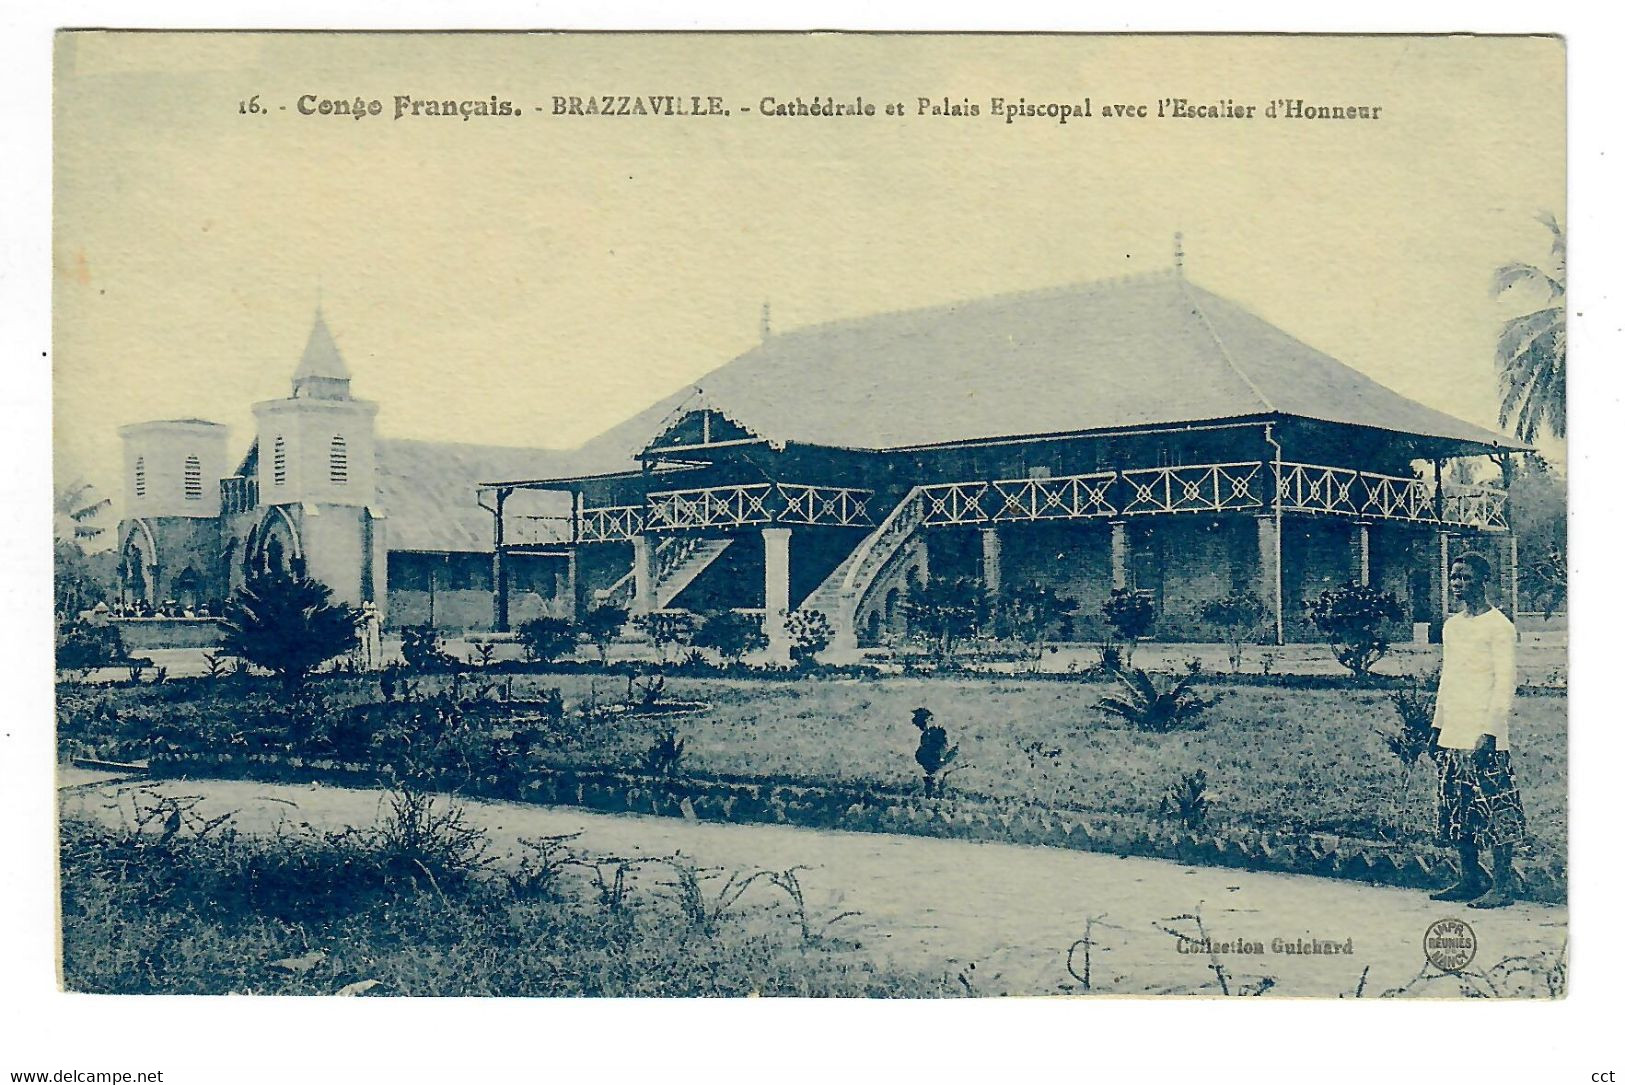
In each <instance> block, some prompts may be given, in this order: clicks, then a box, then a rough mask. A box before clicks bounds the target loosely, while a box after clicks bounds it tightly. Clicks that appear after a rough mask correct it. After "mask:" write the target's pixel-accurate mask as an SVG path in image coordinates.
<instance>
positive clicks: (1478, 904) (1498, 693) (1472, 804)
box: [1433, 554, 1527, 908]
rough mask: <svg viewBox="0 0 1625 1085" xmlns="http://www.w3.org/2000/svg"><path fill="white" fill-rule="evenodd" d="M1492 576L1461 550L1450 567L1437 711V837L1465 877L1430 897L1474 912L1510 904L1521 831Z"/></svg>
mask: <svg viewBox="0 0 1625 1085" xmlns="http://www.w3.org/2000/svg"><path fill="white" fill-rule="evenodd" d="M1489 580H1490V563H1489V561H1488V560H1487V559H1485V558H1484V556H1483V555H1481V554H1463V555H1462V556H1461V557H1459V558H1457V559H1456V560H1455V562H1454V563H1453V564H1452V565H1451V566H1450V591H1451V593H1452V594H1453V595H1454V596H1455V599H1456V601H1457V603H1458V605H1459V606H1460V608H1461V609H1460V611H1459V613H1457V614H1454V615H1452V616H1451V618H1450V620H1449V621H1447V622H1445V623H1444V668H1443V670H1442V671H1441V672H1440V674H1439V696H1438V699H1437V701H1436V702H1435V703H1434V709H1433V732H1434V735H1435V740H1434V741H1435V743H1436V748H1435V750H1434V759H1435V761H1436V762H1437V763H1438V768H1439V839H1440V842H1441V843H1443V844H1446V845H1453V846H1454V847H1455V848H1456V849H1457V850H1458V851H1459V852H1460V854H1461V880H1460V881H1459V882H1457V883H1456V884H1455V885H1453V886H1451V887H1450V888H1449V889H1446V890H1444V891H1443V892H1439V893H1434V894H1433V899H1434V900H1452V901H1471V902H1472V903H1471V904H1469V905H1468V907H1471V908H1504V907H1506V905H1508V904H1510V903H1511V902H1512V888H1513V886H1512V879H1513V872H1512V848H1513V846H1514V845H1515V844H1519V843H1521V842H1522V841H1523V839H1524V837H1525V835H1526V832H1527V830H1526V826H1525V823H1524V813H1523V802H1522V800H1521V799H1520V798H1519V797H1518V784H1517V781H1516V780H1515V779H1514V777H1513V775H1512V754H1511V751H1510V748H1509V747H1510V743H1509V742H1508V736H1507V725H1508V721H1509V719H1510V717H1511V716H1512V694H1513V692H1514V691H1515V690H1516V689H1517V677H1516V672H1515V671H1514V669H1513V644H1514V641H1515V639H1516V634H1515V631H1514V630H1513V627H1512V623H1511V622H1510V621H1508V620H1507V617H1506V615H1505V614H1502V613H1501V612H1500V611H1499V610H1497V609H1495V608H1494V607H1492V606H1490V604H1489V599H1488V587H1489ZM1485 858H1488V859H1490V860H1491V862H1490V870H1489V872H1486V871H1485V869H1484V859H1485Z"/></svg>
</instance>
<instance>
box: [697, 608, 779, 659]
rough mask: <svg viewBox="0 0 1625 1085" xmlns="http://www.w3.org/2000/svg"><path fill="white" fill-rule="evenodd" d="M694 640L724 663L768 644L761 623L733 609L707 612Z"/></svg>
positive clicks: (756, 650) (759, 649) (740, 657)
mask: <svg viewBox="0 0 1625 1085" xmlns="http://www.w3.org/2000/svg"><path fill="white" fill-rule="evenodd" d="M694 643H695V644H696V645H698V646H699V647H701V648H710V649H712V650H714V651H715V652H716V653H717V655H719V656H721V657H722V659H723V660H724V662H728V663H737V662H738V661H739V660H740V659H742V658H743V657H744V656H745V655H747V654H749V653H751V652H759V651H761V650H762V649H764V648H766V647H767V634H765V633H763V632H762V623H761V622H760V621H759V620H757V619H756V618H754V617H752V616H751V615H749V614H741V613H739V612H738V611H735V610H721V611H716V612H714V613H711V614H707V615H706V616H705V619H704V620H703V621H702V622H701V623H700V627H699V629H697V630H696V631H695V633H694Z"/></svg>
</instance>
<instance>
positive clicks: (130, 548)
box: [119, 520, 158, 604]
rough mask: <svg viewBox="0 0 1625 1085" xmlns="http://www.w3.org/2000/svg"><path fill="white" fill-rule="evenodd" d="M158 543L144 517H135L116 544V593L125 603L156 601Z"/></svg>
mask: <svg viewBox="0 0 1625 1085" xmlns="http://www.w3.org/2000/svg"><path fill="white" fill-rule="evenodd" d="M157 580H158V543H157V541H156V540H155V539H154V538H153V536H152V529H151V528H150V527H149V526H148V525H147V523H146V521H144V520H136V521H134V522H132V523H131V524H130V528H129V530H128V531H126V532H125V533H124V541H123V542H122V543H121V544H120V546H119V595H120V598H122V599H123V600H124V601H125V602H128V603H149V604H151V603H155V602H156V601H157V599H156V595H157V591H158V584H157Z"/></svg>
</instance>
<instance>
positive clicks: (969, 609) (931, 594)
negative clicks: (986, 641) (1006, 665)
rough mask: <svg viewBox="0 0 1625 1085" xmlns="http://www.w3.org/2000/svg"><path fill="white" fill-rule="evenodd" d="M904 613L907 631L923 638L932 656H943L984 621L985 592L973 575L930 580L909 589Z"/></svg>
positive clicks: (967, 638)
mask: <svg viewBox="0 0 1625 1085" xmlns="http://www.w3.org/2000/svg"><path fill="white" fill-rule="evenodd" d="M903 614H904V616H905V617H907V619H908V629H909V633H910V634H911V635H912V636H916V637H919V638H921V639H923V640H924V641H926V643H927V644H929V645H930V647H931V650H932V654H933V655H935V656H937V657H938V658H939V659H946V658H948V657H949V656H951V655H953V651H954V648H955V646H957V645H958V644H959V643H960V642H961V641H965V640H969V639H970V638H972V637H974V636H976V634H977V633H978V632H980V631H981V629H982V627H983V626H984V625H986V624H987V619H988V605H987V592H986V591H985V590H984V589H983V587H982V582H981V581H980V580H977V579H976V578H975V577H968V576H960V577H953V578H951V579H948V578H936V579H932V580H930V581H929V582H928V583H926V584H925V585H923V586H921V587H918V588H913V589H911V590H910V591H909V593H908V596H907V598H906V599H905V600H904V601H903Z"/></svg>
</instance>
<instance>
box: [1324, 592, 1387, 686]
mask: <svg viewBox="0 0 1625 1085" xmlns="http://www.w3.org/2000/svg"><path fill="white" fill-rule="evenodd" d="M1304 606H1305V609H1307V611H1308V613H1309V620H1310V622H1312V623H1313V624H1314V627H1315V628H1316V629H1317V630H1319V631H1320V633H1321V635H1322V636H1324V637H1325V638H1326V639H1327V640H1328V641H1330V642H1331V645H1332V654H1333V655H1334V656H1336V657H1337V662H1339V663H1341V664H1342V665H1343V666H1345V667H1347V668H1348V669H1349V671H1350V672H1351V673H1353V674H1354V675H1356V676H1363V675H1367V674H1370V673H1371V668H1372V666H1373V665H1375V664H1376V662H1377V661H1378V660H1379V659H1381V658H1382V657H1383V656H1385V655H1387V654H1388V648H1389V642H1388V629H1387V627H1388V625H1389V624H1390V623H1393V622H1398V621H1401V620H1403V619H1404V617H1405V612H1404V611H1403V610H1401V609H1400V606H1399V600H1398V599H1396V598H1394V596H1393V594H1392V593H1391V592H1385V591H1383V590H1382V589H1381V588H1375V587H1372V586H1371V585H1369V584H1345V585H1344V586H1343V587H1341V588H1333V589H1330V590H1328V591H1323V592H1321V593H1320V594H1319V595H1317V596H1316V597H1315V598H1313V599H1311V600H1309V602H1307V603H1305V604H1304Z"/></svg>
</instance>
